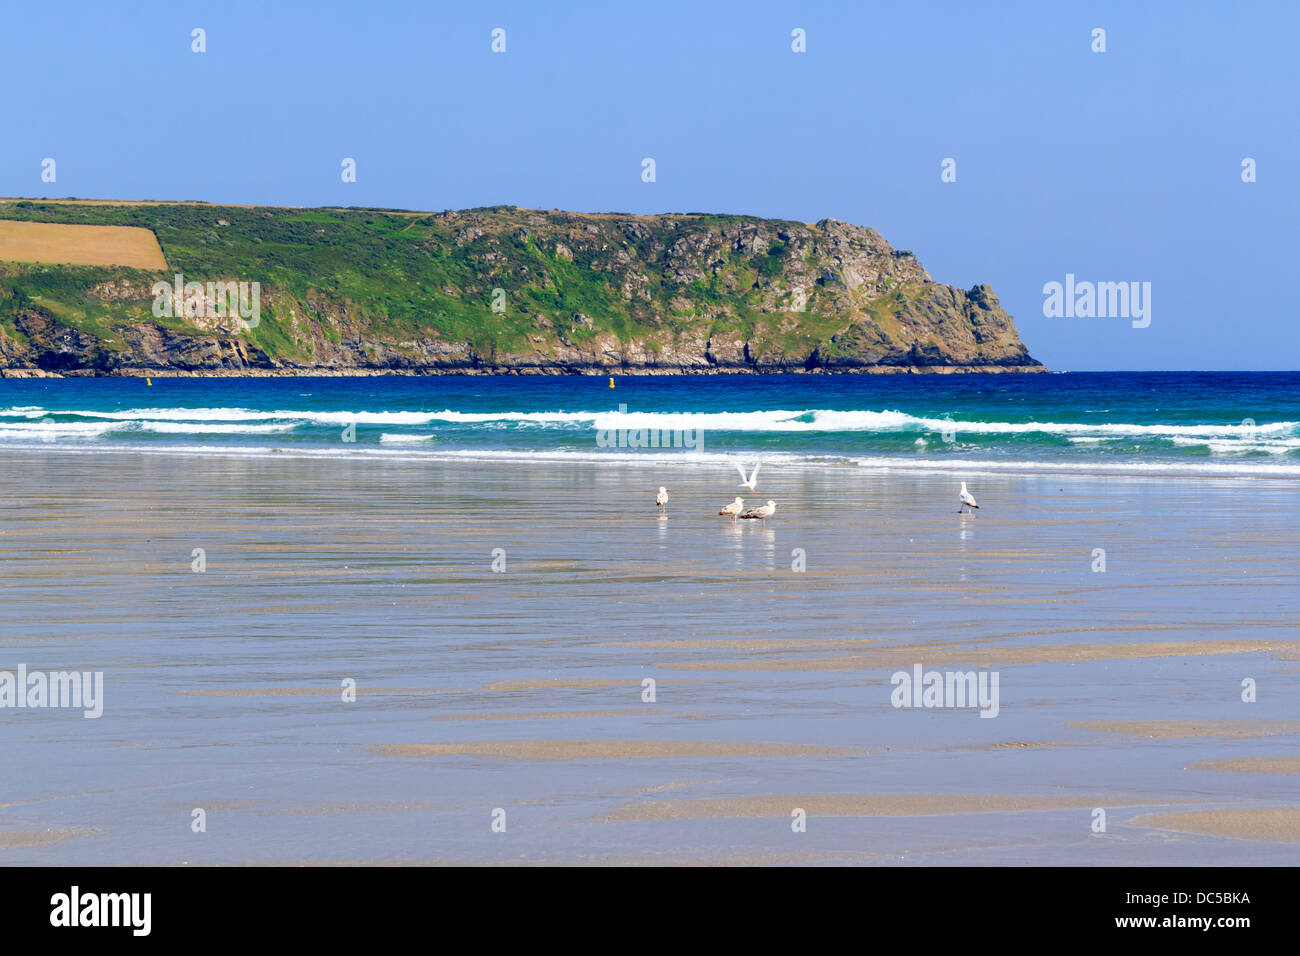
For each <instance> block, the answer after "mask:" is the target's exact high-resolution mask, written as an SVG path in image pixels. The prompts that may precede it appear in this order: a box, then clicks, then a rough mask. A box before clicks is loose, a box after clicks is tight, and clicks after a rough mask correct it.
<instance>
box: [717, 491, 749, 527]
mask: <svg viewBox="0 0 1300 956" xmlns="http://www.w3.org/2000/svg"><path fill="white" fill-rule="evenodd" d="M744 507H745V499H744V498H739V497H738V498H736V500H735V501H733V502H732V503H731V504H729V505H724V506H723V508H722V510H721V511H719V512H718V514H720V515H731V523H732V524H735V523H736V515H738V514H740V509H742V508H744Z"/></svg>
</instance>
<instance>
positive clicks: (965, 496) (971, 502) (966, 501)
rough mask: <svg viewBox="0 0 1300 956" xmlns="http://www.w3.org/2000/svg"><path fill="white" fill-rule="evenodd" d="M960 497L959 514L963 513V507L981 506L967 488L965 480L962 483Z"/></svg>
mask: <svg viewBox="0 0 1300 956" xmlns="http://www.w3.org/2000/svg"><path fill="white" fill-rule="evenodd" d="M958 497H959V498H960V499H961V504H960V505H959V506H958V507H957V514H961V512H962V508H965V507H967V506H969V507H971V508H975V509H978V508H979V505H977V504H976V503H975V498H974V497H973V496H972V495H971V493H970V492H969V491H967V490H966V482H964V481H963V482H962V483H961V494H959V495H958Z"/></svg>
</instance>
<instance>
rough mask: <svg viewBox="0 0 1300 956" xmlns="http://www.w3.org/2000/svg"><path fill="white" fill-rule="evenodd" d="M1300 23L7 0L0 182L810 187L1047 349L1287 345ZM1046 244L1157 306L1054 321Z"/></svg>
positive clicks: (672, 200)
mask: <svg viewBox="0 0 1300 956" xmlns="http://www.w3.org/2000/svg"><path fill="white" fill-rule="evenodd" d="M194 27H202V28H204V29H205V30H206V31H207V52H206V53H204V54H201V55H200V54H194V53H192V52H191V51H190V43H191V41H190V31H191V30H192V29H193V28H194ZM494 27H502V28H504V29H505V30H506V43H507V52H506V53H505V54H493V53H492V52H491V51H490V40H491V38H490V33H491V30H492V29H493V28H494ZM796 27H800V28H802V29H804V30H805V31H806V34H807V53H805V54H795V53H792V52H791V49H790V43H791V39H790V34H791V30H792V29H794V28H796ZM1095 27H1101V28H1104V29H1105V30H1106V42H1107V52H1105V53H1104V54H1098V53H1093V52H1092V51H1091V44H1092V39H1091V32H1092V30H1093V28H1095ZM1298 37H1300V4H1297V3H1294V2H1282V0H1278V2H1273V3H1264V2H1259V3H1229V2H1222V3H1217V4H1208V3H1174V2H1168V3H1148V2H1143V3H1140V4H1139V3H1136V2H1127V3H1069V2H1064V3H993V2H985V3H979V2H973V3H956V2H952V3H910V2H873V3H851V2H838V3H816V2H799V3H796V2H787V3H778V2H764V0H749V2H736V3H709V2H707V0H700V2H681V3H677V2H666V0H652V2H640V3H618V4H614V3H610V4H600V3H578V2H564V0H548V2H545V3H541V2H521V3H490V2H489V3H481V4H480V3H469V2H465V3H462V4H454V5H453V4H444V3H434V2H428V3H420V2H395V0H392V2H387V0H358V2H349V3H338V2H328V0H324V2H311V3H308V2H285V0H274V2H272V0H258V2H229V0H227V2H210V3H196V2H185V0H179V2H166V3H164V2H158V3H147V2H135V3H131V2H120V3H99V2H75V3H73V2H64V3H60V2H57V0H52V2H45V3H40V4H22V5H17V4H14V5H10V6H9V8H8V9H7V10H6V12H5V16H4V24H3V30H0V72H2V73H3V74H4V81H5V82H4V86H3V88H4V90H5V91H6V94H7V95H6V97H5V108H4V111H3V116H4V132H3V135H2V136H0V194H3V195H8V196H41V195H49V196H81V197H102V198H129V199H146V198H150V199H201V200H207V201H211V202H231V203H269V204H276V205H307V206H319V205H358V206H391V207H400V208H408V209H431V210H433V209H446V208H462V207H467V206H482V205H493V204H498V203H508V204H513V205H518V206H528V207H539V208H560V209H573V210H582V211H624V212H635V213H656V212H689V211H717V212H734V213H749V214H754V215H760V216H773V217H781V218H788V219H796V220H803V221H807V222H813V221H816V220H818V219H820V218H823V217H826V216H830V217H834V218H837V219H844V220H847V221H850V222H857V223H863V224H866V225H871V226H874V227H876V228H877V229H879V230H880V231H881V232H882V233H883V234H884V235H885V237H886V238H887V239H889V240H890V241H891V242H892V243H893V244H894V245H895V246H896V247H898V248H903V249H912V250H913V251H915V252H916V254H917V255H918V256H919V257H920V259H921V262H922V263H923V264H924V265H925V266H926V267H927V268H928V269H929V271H930V273H931V275H932V276H933V277H934V278H935V279H936V280H938V281H941V282H949V283H953V284H955V285H960V286H963V287H969V286H970V285H972V284H974V283H977V282H988V283H991V284H992V285H993V287H994V289H995V290H996V292H997V293H998V295H999V296H1000V298H1001V300H1002V303H1003V305H1004V306H1005V307H1006V308H1007V309H1008V311H1010V312H1011V313H1012V314H1013V315H1014V316H1015V317H1016V321H1017V324H1018V326H1019V327H1020V330H1021V334H1022V336H1023V338H1024V339H1025V341H1026V343H1027V344H1028V345H1029V347H1030V349H1031V350H1032V352H1033V353H1034V354H1035V355H1036V356H1037V357H1038V358H1040V359H1042V360H1043V361H1045V362H1046V363H1048V364H1049V365H1050V366H1052V367H1054V368H1059V369H1107V368H1110V369H1156V368H1169V369H1178V368H1226V369H1263V368H1278V369H1282V368H1285V369H1295V368H1300V335H1297V334H1296V315H1295V311H1296V306H1295V299H1296V294H1297V291H1298V290H1297V288H1296V279H1297V262H1300V239H1298V238H1297V235H1298V234H1300V201H1298V199H1300V185H1298V183H1300V142H1298V140H1300V109H1297V98H1298V96H1300V52H1298V51H1297V49H1296V44H1297V38H1298ZM647 156H649V157H653V158H654V159H655V160H656V163H657V175H658V179H657V182H655V183H653V184H647V183H643V182H642V181H641V160H642V158H643V157H647ZM1247 156H1249V157H1252V158H1254V159H1255V160H1256V161H1257V164H1258V181H1257V182H1255V183H1253V184H1245V183H1243V182H1242V181H1241V161H1242V159H1243V158H1244V157H1247ZM45 157H53V158H55V160H56V161H57V164H58V166H57V171H58V180H57V182H56V183H54V184H47V183H43V182H41V180H40V171H41V160H42V159H43V158H45ZM343 157H354V158H355V159H356V160H357V164H358V165H357V172H358V181H357V182H356V183H354V184H345V183H343V182H342V181H341V180H340V176H339V172H340V161H341V160H342V159H343ZM945 157H952V158H954V159H956V161H957V182H956V183H942V182H940V175H939V174H940V162H941V160H943V159H944V158H945ZM1067 272H1072V273H1074V274H1075V275H1076V276H1077V277H1078V278H1079V279H1081V280H1083V279H1091V280H1098V281H1134V280H1135V281H1149V282H1151V283H1152V321H1151V325H1150V327H1149V328H1146V329H1134V328H1132V327H1131V325H1130V324H1129V322H1128V321H1126V320H1123V319H1063V318H1055V319H1048V318H1044V317H1043V314H1042V311H1043V293H1042V287H1043V284H1044V283H1045V282H1048V281H1052V280H1056V281H1062V280H1063V279H1064V276H1065V274H1066V273H1067Z"/></svg>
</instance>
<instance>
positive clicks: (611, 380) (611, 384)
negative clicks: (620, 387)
mask: <svg viewBox="0 0 1300 956" xmlns="http://www.w3.org/2000/svg"><path fill="white" fill-rule="evenodd" d="M609 387H610V388H613V387H614V380H613V379H612V378H611V379H610V380H609Z"/></svg>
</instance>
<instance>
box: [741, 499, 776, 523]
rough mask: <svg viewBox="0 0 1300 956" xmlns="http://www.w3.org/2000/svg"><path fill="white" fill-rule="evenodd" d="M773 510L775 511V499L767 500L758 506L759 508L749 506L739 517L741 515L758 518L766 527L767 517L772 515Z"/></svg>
mask: <svg viewBox="0 0 1300 956" xmlns="http://www.w3.org/2000/svg"><path fill="white" fill-rule="evenodd" d="M775 512H776V502H775V501H768V503H767V504H765V505H763V506H761V507H759V508H750V509H749V510H748V511H746V512H745V513H744V514H743V515H741V517H742V518H758V519H759V520H760V521H762V522H763V527H764V528H766V527H767V519H768V518H770V517H772V515H773V514H774V513H775Z"/></svg>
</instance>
